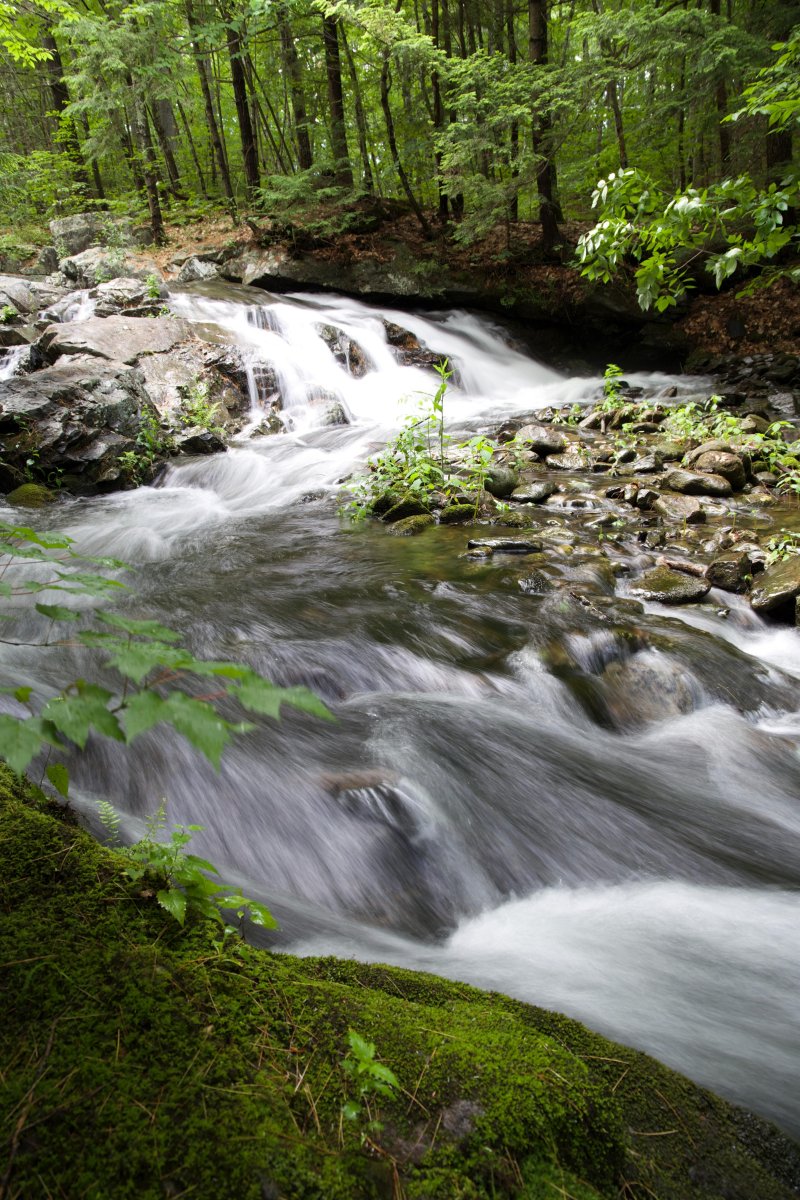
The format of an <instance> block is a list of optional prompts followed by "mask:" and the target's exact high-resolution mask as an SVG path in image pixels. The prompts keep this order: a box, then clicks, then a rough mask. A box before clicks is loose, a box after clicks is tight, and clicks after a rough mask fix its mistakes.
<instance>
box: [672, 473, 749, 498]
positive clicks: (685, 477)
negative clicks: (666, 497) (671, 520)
mask: <svg viewBox="0 0 800 1200" xmlns="http://www.w3.org/2000/svg"><path fill="white" fill-rule="evenodd" d="M665 483H666V485H667V487H668V488H670V489H671V490H672V491H673V492H682V493H683V494H684V495H688V496H730V495H731V493H732V491H733V488H732V487H731V485H730V483H729V482H728V480H727V479H723V477H722V476H721V475H704V474H702V473H701V472H699V471H685V470H683V469H681V468H676V469H675V470H673V471H670V472H669V474H668V475H667V477H666V479H665Z"/></svg>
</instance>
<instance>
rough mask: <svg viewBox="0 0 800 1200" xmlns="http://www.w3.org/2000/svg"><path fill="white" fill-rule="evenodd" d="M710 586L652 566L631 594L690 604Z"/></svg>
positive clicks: (703, 594)
mask: <svg viewBox="0 0 800 1200" xmlns="http://www.w3.org/2000/svg"><path fill="white" fill-rule="evenodd" d="M710 587H711V584H710V583H708V582H706V580H704V579H696V578H694V577H693V576H691V575H684V573H683V572H682V571H673V570H672V569H671V568H670V567H654V568H653V570H652V571H648V572H647V573H646V574H645V575H643V576H642V577H641V579H640V580H639V581H638V582H637V583H635V584H634V585H633V586H632V587H631V595H632V596H635V597H636V598H637V599H639V600H657V601H659V603H661V604H691V603H693V602H694V601H696V600H702V599H703V597H704V596H705V595H707V594H708V591H709V590H710ZM798 590H800V584H799V585H798Z"/></svg>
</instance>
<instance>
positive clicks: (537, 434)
mask: <svg viewBox="0 0 800 1200" xmlns="http://www.w3.org/2000/svg"><path fill="white" fill-rule="evenodd" d="M516 440H517V442H520V443H524V444H525V445H527V446H529V447H530V449H531V450H535V451H536V453H537V454H540V455H541V456H542V457H543V458H546V457H547V455H548V454H560V453H561V452H562V451H563V450H566V448H567V439H566V438H565V437H564V435H563V433H559V432H558V430H557V429H553V428H552V426H548V425H539V424H538V423H537V424H534V423H531V424H530V425H523V426H522V428H521V429H518V430H517V435H516Z"/></svg>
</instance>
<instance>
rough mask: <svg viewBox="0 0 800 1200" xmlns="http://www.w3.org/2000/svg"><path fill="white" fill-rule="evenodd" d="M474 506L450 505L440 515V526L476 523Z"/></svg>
mask: <svg viewBox="0 0 800 1200" xmlns="http://www.w3.org/2000/svg"><path fill="white" fill-rule="evenodd" d="M474 519H475V505H474V504H448V505H447V507H446V508H443V509H442V511H441V512H440V513H439V524H440V525H461V524H463V523H464V522H465V521H474Z"/></svg>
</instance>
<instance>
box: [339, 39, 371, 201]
mask: <svg viewBox="0 0 800 1200" xmlns="http://www.w3.org/2000/svg"><path fill="white" fill-rule="evenodd" d="M341 35H342V45H343V46H344V56H345V58H346V59H347V69H348V71H349V73H350V80H351V82H352V84H353V99H354V102H355V110H356V129H357V131H358V151H359V154H360V155H361V179H362V186H363V188H364V191H365V192H366V193H367V195H368V196H374V195H375V181H374V179H373V176H372V166H371V164H370V161H369V146H368V142H367V117H366V113H365V112H364V101H363V99H362V96H361V87H360V85H359V82H358V74H357V72H356V64H355V61H354V59H353V54H352V51H351V50H350V46H349V43H348V41H347V38H346V37H345V33H344V29H342V30H341Z"/></svg>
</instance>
